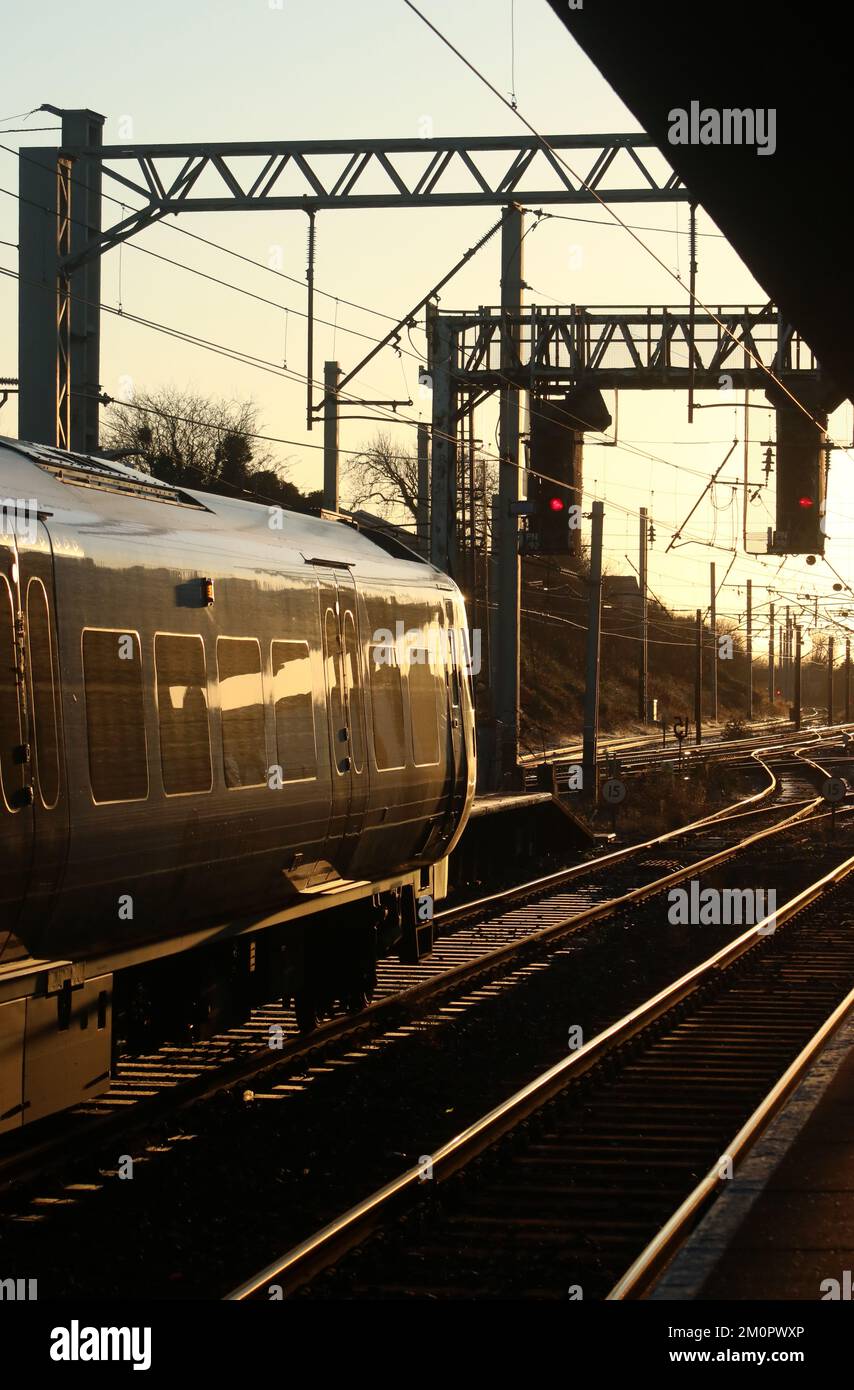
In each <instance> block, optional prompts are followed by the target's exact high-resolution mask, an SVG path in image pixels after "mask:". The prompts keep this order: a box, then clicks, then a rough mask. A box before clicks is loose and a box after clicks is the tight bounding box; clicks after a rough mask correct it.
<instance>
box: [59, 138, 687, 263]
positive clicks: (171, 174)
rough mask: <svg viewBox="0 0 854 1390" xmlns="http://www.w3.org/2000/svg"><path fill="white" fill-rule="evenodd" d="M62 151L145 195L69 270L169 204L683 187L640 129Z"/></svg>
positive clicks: (310, 205) (590, 193)
mask: <svg viewBox="0 0 854 1390" xmlns="http://www.w3.org/2000/svg"><path fill="white" fill-rule="evenodd" d="M553 152H554V153H553ZM62 153H63V155H64V156H65V157H67V158H69V159H72V160H75V161H76V160H88V161H92V160H93V159H95V160H97V162H98V164H99V165H100V167H101V170H102V173H103V176H104V178H105V180H106V184H107V186H109V185H113V186H114V191H115V193H116V194H122V195H123V196H127V194H129V193H130V194H133V195H134V196H135V197H137V198H140V199H142V202H143V206H142V207H141V208H140V209H138V210H137V211H135V212H133V213H132V214H131V215H130V216H128V217H125V218H123V219H122V220H120V221H117V222H116V223H115V224H114V225H113V226H111V227H109V228H107V229H106V230H104V231H103V232H101V233H100V234H99V236H98V237H97V238H95V239H93V241H92V242H91V243H90V244H89V245H88V246H86V247H84V248H82V249H81V250H80V251H79V252H78V253H77V254H76V255H75V256H73V257H72V258H71V260H70V262H69V264H70V265H71V267H72V268H73V266H74V265H75V264H79V263H80V262H81V260H82V259H83V258H84V257H85V256H86V255H88V254H91V253H93V252H96V251H99V250H107V249H108V248H109V247H110V246H115V245H116V244H117V243H118V242H119V241H122V240H124V239H125V238H126V237H128V236H132V235H133V234H134V232H136V231H139V230H140V229H141V228H142V227H145V226H147V225H148V224H149V223H151V222H154V221H158V220H159V219H160V218H161V217H164V216H166V215H167V214H168V213H178V212H221V211H231V212H237V211H242V212H246V211H249V210H254V209H257V208H266V209H268V210H269V211H276V210H278V211H282V210H285V211H288V210H289V211H298V212H299V211H301V212H310V211H314V212H320V211H322V210H324V209H331V208H420V207H476V206H489V207H494V206H503V205H505V204H507V203H510V202H524V203H528V204H532V203H534V204H538V203H591V202H596V201H598V200H599V199H601V200H603V201H605V202H612V203H646V202H657V203H660V202H685V201H687V200H688V196H689V195H688V192H687V190H686V188H685V186H684V185H683V184H682V182H681V180H680V179H678V178H677V177H676V175H675V174H673V173H672V171H671V170H670V167H669V165H668V164H667V163H666V161H665V160H664V158H663V156H662V155H661V154H660V153H659V152H658V150H656V148H655V146H654V145H653V142H652V141H651V140H650V139H649V137H648V136H646V135H642V134H637V135H549V136H546V137H545V144H544V142H543V141H542V140H539V139H537V138H536V137H535V136H524V135H523V136H513V135H509V136H479V137H474V138H472V139H464V138H461V137H453V136H452V137H443V138H430V139H423V140H422V139H415V140H303V141H295V140H268V141H252V142H248V143H233V144H203V145H200V144H167V145H104V146H101V147H100V148H99V149H97V150H94V151H93V150H92V149H91V148H89V147H87V146H70V147H68V148H63V151H62ZM570 169H572V170H573V171H574V172H572V173H570Z"/></svg>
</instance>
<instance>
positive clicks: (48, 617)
mask: <svg viewBox="0 0 854 1390" xmlns="http://www.w3.org/2000/svg"><path fill="white" fill-rule="evenodd" d="M18 567H19V570H20V578H19V592H20V602H21V610H22V613H23V624H24V652H23V656H24V681H25V709H26V715H27V724H28V739H27V743H28V748H27V752H28V754H29V757H28V760H27V762H26V763H25V764H24V766H25V769H26V780H27V784H28V787H27V790H26V792H25V796H26V797H27V798H28V799H29V800H30V802H31V808H32V818H33V839H34V844H33V862H32V872H31V874H30V881H29V884H28V886H27V900H26V905H25V910H24V917H23V923H25V924H26V926H27V940H28V942H30V941H32V942H33V943H34V944H35V945H38V944H39V941H40V934H41V931H42V928H45V927H46V926H47V921H48V916H49V910H50V907H51V904H52V902H53V901H54V898H55V895H56V892H57V889H58V887H59V884H60V879H61V876H62V873H63V870H64V868H65V860H66V855H67V850H68V799H67V796H66V793H65V785H64V781H65V779H64V776H63V752H62V750H63V739H62V703H61V696H60V680H59V654H58V649H57V624H56V613H55V609H54V592H55V591H54V582H53V547H52V545H51V540H50V536H49V534H48V531H47V528H46V526H45V524H44V522H42V521H40V520H36V518H35V517H34V516H33V517H31V518H30V525H29V526H28V528H27V531H26V535H21V534H19V537H18ZM40 949H44V947H43V946H41V947H40Z"/></svg>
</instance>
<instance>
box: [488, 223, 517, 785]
mask: <svg viewBox="0 0 854 1390" xmlns="http://www.w3.org/2000/svg"><path fill="white" fill-rule="evenodd" d="M523 236H524V213H523V211H522V209H521V208H520V207H518V206H517V205H516V204H515V203H514V204H513V205H512V206H511V207H508V208H505V209H504V214H503V217H502V224H501V313H502V324H501V358H500V365H501V371H502V372H503V373H504V374H505V376H506V375H507V374H508V372H510V371H511V370H512V369H513V368H514V367H516V366H517V365H518V359H519V323H518V319H519V313H520V311H521V308H522V239H523ZM499 445H500V448H499V453H500V456H501V461H500V463H499V465H498V497H499V508H498V611H497V613H496V616H495V638H496V644H495V646H496V652H495V660H494V663H493V670H494V673H495V674H494V682H495V685H494V689H495V716H496V720H497V725H498V736H499V743H500V751H499V767H500V770H501V775H502V780H503V779H504V778H506V777H508V776H512V777H515V775H516V768H517V766H518V761H519V598H520V561H519V519H518V517H517V516H515V515H514V514H513V512H514V506H513V504H514V503H516V502H518V501H519V499H520V497H521V470H520V468H519V391H518V389H517V388H516V387H508V386H503V387H502V389H501V393H500V400H499Z"/></svg>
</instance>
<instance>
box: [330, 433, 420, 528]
mask: <svg viewBox="0 0 854 1390" xmlns="http://www.w3.org/2000/svg"><path fill="white" fill-rule="evenodd" d="M344 477H345V480H346V482H347V484H348V492H349V495H350V506H351V508H352V509H353V511H358V510H359V509H360V508H362V507H368V506H373V507H376V508H379V510H380V513H381V515H383V516H385V517H388V518H389V519H390V520H394V514H395V511H397V510H398V509H399V508H401V507H402V508H403V509H404V510H405V511H407V512H408V513H409V515H410V516H411V517H412V520H413V521H417V520H418V455H417V453H414V452H412V451H411V450H410V451H407V450H404V449H401V448H399V446H398V445H397V444H395V442H394V440H393V439H392V438H391V436H390V435H388V434H385V433H383V431H379V433H378V434H377V436H376V438H375V439H374V441H373V443H371V444H369V445H367V447H366V448H363V449H362V450H361V451H360V452H359V453H358V454H355V455H354V456H353V457H352V458H351V459H350V460H349V462H348V463H347V464H346V465H345V467H344Z"/></svg>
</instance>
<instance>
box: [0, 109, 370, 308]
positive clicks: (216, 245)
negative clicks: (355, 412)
mask: <svg viewBox="0 0 854 1390" xmlns="http://www.w3.org/2000/svg"><path fill="white" fill-rule="evenodd" d="M58 129H61V127H58ZM3 133H4V132H3V131H0V135H2V134H3ZM0 150H5V151H6V153H7V154H11V155H14V157H15V158H16V159H25V160H27V162H28V163H29V164H36V163H37V162H38V161H37V160H34V159H32V158H31V157H30V156H29V155H27V154H25V152H24V151H23V150H15V149H13V148H12V147H11V146H10V145H4V144H3V143H2V142H0ZM71 182H72V184H79V185H80V186H81V187H85V185H83V184H81V181H80V180H79V179H75V178H74V176H73V175H72V176H71ZM101 197H102V198H103V199H104V200H105V201H106V202H108V203H115V205H116V207H120V208H130V210H131V211H132V212H142V211H144V208H139V207H135V206H133V204H130V203H123V202H122V201H121V199H119V198H115V197H113V195H112V194H111V193H102V194H101ZM157 225H159V226H162V227H166V228H167V229H168V230H169V231H173V232H178V233H179V234H180V235H181V236H186V237H189V238H190V240H191V241H199V242H201V243H202V244H203V245H204V246H210V247H211V248H212V249H213V250H215V251H222V252H223V254H224V255H226V256H233V257H234V259H235V260H238V261H245V263H246V264H247V265H253V266H255V267H256V268H257V269H258V270H266V271H268V272H269V273H270V274H271V275H278V276H279V277H280V278H281V279H282V280H290V281H291V283H292V284H294V285H299V287H300V289H305V281H304V280H298V279H297V277H296V276H295V275H288V274H287V272H286V271H284V270H276V268H275V266H272V265H267V264H265V262H264V261H256V260H255V259H254V257H252V256H246V255H244V254H243V252H242V251H235V250H234V249H233V248H232V247H230V246H223V245H222V243H221V242H218V241H212V240H211V238H210V237H204V236H200V235H199V233H198V232H191V231H189V230H188V229H187V228H186V227H179V226H178V225H177V223H174V222H161V223H158V224H157ZM314 293H315V294H320V295H323V297H324V299H340V300H341V303H342V304H346V305H347V307H348V308H349V309H358V310H360V311H361V312H362V313H365V314H373V315H374V316H375V317H376V318H381V319H387V320H388V322H389V323H397V322H398V319H397V317H396V316H395V315H394V314H386V313H384V312H383V311H382V310H380V309H372V308H371V307H370V306H369V305H367V304H357V303H355V301H353V300H351V299H344V298H342V296H341V295H334V294H332V293H331V292H330V291H329V290H322V289H320V287H319V286H318V285H315V287H314Z"/></svg>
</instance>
